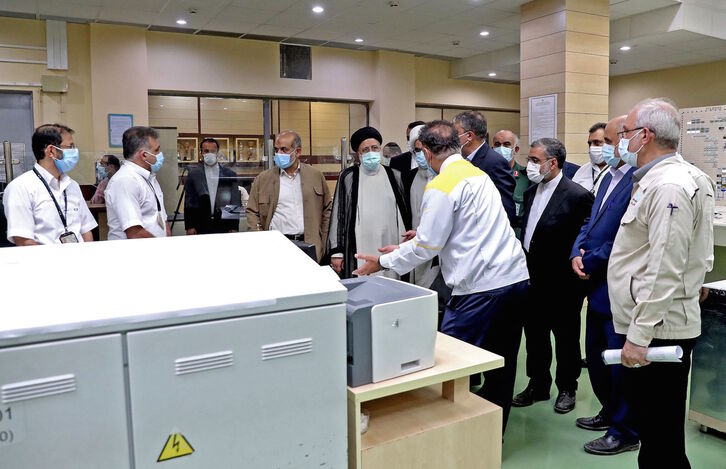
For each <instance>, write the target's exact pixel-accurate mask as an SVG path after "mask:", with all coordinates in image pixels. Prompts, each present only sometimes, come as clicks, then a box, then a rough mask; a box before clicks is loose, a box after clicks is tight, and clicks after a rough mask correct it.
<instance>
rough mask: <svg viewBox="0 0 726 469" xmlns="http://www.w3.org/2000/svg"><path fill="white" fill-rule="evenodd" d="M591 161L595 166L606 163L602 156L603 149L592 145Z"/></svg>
mask: <svg viewBox="0 0 726 469" xmlns="http://www.w3.org/2000/svg"><path fill="white" fill-rule="evenodd" d="M590 161H591V162H592V164H594V165H595V166H599V165H601V164H603V163H604V162H605V158H604V157H603V156H602V147H596V146H595V145H590Z"/></svg>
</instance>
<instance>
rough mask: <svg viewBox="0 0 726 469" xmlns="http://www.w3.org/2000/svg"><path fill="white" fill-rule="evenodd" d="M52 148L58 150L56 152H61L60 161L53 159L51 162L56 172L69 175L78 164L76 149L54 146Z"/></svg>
mask: <svg viewBox="0 0 726 469" xmlns="http://www.w3.org/2000/svg"><path fill="white" fill-rule="evenodd" d="M53 148H58V150H60V151H61V152H63V159H62V160H59V159H57V158H55V157H53V162H54V163H55V167H56V168H58V171H60V172H61V173H70V172H71V171H73V168H75V167H76V165H77V164H78V158H79V153H78V148H59V147H56V146H55V145H53Z"/></svg>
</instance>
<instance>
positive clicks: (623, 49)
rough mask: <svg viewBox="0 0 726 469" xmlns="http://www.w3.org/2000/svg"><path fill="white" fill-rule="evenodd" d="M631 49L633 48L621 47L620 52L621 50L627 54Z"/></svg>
mask: <svg viewBox="0 0 726 469" xmlns="http://www.w3.org/2000/svg"><path fill="white" fill-rule="evenodd" d="M630 49H631V47H630V46H623V47H621V48H620V50H621V51H623V52H627V51H629V50H630Z"/></svg>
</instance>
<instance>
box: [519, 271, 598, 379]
mask: <svg viewBox="0 0 726 469" xmlns="http://www.w3.org/2000/svg"><path fill="white" fill-rule="evenodd" d="M544 283H545V282H542V281H540V282H539V285H542V284H544ZM545 285H549V287H552V285H551V284H545ZM584 299H585V296H584V292H582V290H581V289H577V288H574V289H573V290H570V289H562V290H560V291H559V292H558V293H553V290H552V289H547V290H544V289H543V287H541V286H540V287H537V286H536V285H535V283H534V282H532V286H531V287H530V290H529V294H528V295H527V315H526V317H525V321H524V336H525V337H526V348H527V376H528V377H529V385H530V386H532V387H534V388H535V389H536V390H537V392H542V393H549V391H550V387H551V385H552V374H551V373H550V365H551V364H552V342H551V339H550V333H552V334H553V335H554V336H555V357H556V359H557V369H556V370H557V371H556V373H555V384H556V385H557V389H558V390H559V391H568V392H575V391H576V390H577V379H578V378H579V377H580V372H581V368H582V363H581V360H582V355H581V353H582V352H581V350H580V310H581V309H582V302H583V300H584Z"/></svg>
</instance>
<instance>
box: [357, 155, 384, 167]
mask: <svg viewBox="0 0 726 469" xmlns="http://www.w3.org/2000/svg"><path fill="white" fill-rule="evenodd" d="M360 160H361V163H362V164H363V167H364V168H365V169H367V170H368V171H375V170H376V169H378V166H379V165H380V164H381V152H380V151H369V152H368V153H365V154H363V156H361V157H360Z"/></svg>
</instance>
